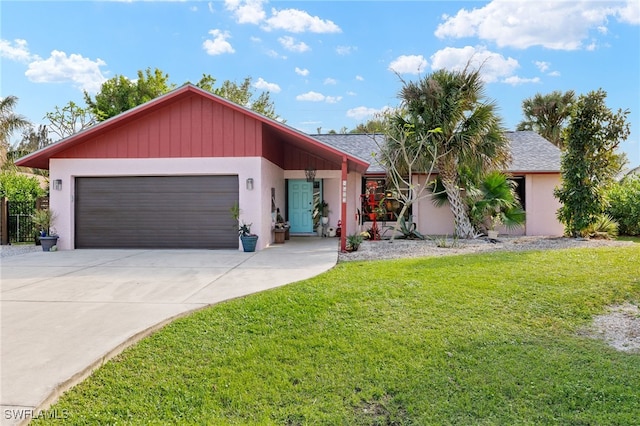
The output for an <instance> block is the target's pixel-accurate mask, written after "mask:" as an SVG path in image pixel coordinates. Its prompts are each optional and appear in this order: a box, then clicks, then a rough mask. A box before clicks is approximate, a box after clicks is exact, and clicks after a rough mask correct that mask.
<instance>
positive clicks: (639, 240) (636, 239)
mask: <svg viewBox="0 0 640 426" xmlns="http://www.w3.org/2000/svg"><path fill="white" fill-rule="evenodd" d="M617 239H618V240H620V241H633V242H634V243H638V244H640V237H639V236H636V237H632V236H629V235H624V236H619V237H618V238H617Z"/></svg>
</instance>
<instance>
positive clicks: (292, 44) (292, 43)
mask: <svg viewBox="0 0 640 426" xmlns="http://www.w3.org/2000/svg"><path fill="white" fill-rule="evenodd" d="M278 41H279V42H280V44H281V45H282V47H284V48H285V49H287V50H290V51H292V52H298V53H302V52H306V51H308V50H311V48H310V47H309V46H308V45H307V44H306V43H304V42H302V41H301V42H299V43H296V39H295V38H293V37H291V36H284V37H280V38H278Z"/></svg>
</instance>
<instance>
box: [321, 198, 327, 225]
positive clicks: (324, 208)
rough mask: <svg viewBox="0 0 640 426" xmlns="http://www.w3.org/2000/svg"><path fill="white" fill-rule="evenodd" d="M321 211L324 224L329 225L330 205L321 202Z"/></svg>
mask: <svg viewBox="0 0 640 426" xmlns="http://www.w3.org/2000/svg"><path fill="white" fill-rule="evenodd" d="M320 211H321V212H322V219H321V221H322V224H323V225H326V224H327V223H329V204H327V202H325V201H324V200H322V201H320Z"/></svg>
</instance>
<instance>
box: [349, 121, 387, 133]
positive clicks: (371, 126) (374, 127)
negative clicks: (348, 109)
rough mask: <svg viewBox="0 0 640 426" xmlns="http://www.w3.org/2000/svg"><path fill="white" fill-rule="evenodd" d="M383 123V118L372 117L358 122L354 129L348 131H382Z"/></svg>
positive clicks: (383, 129) (383, 128)
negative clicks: (363, 121)
mask: <svg viewBox="0 0 640 426" xmlns="http://www.w3.org/2000/svg"><path fill="white" fill-rule="evenodd" d="M384 131H385V123H384V121H383V120H380V119H377V118H374V119H373V120H369V121H367V122H366V123H360V124H358V125H357V126H356V127H355V129H353V130H351V131H349V133H384Z"/></svg>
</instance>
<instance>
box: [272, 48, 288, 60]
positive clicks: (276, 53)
mask: <svg viewBox="0 0 640 426" xmlns="http://www.w3.org/2000/svg"><path fill="white" fill-rule="evenodd" d="M267 56H269V57H271V58H276V59H287V57H286V55H280V54H279V53H278V52H276V51H275V50H273V49H269V50H267Z"/></svg>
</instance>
